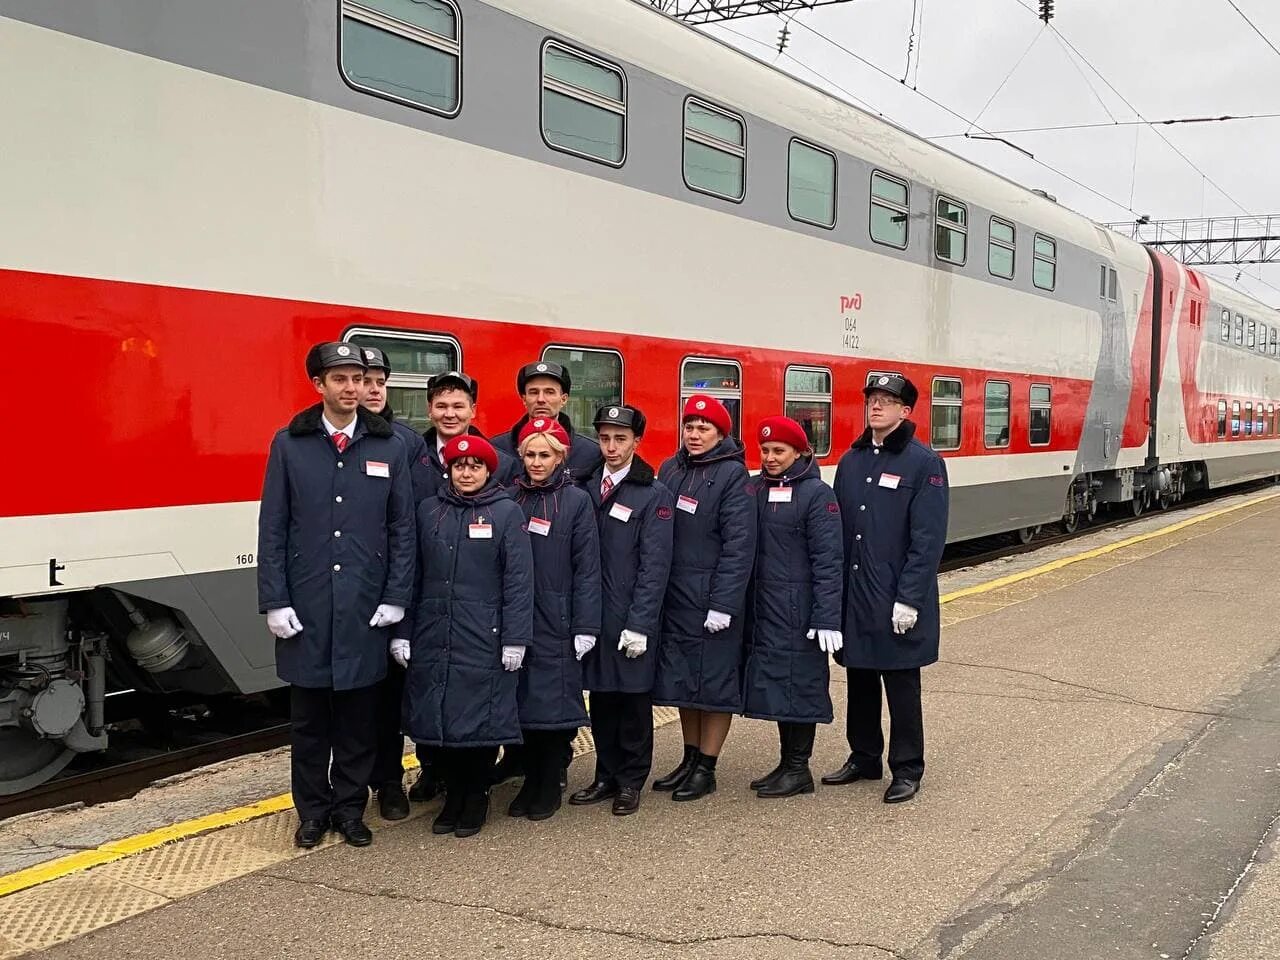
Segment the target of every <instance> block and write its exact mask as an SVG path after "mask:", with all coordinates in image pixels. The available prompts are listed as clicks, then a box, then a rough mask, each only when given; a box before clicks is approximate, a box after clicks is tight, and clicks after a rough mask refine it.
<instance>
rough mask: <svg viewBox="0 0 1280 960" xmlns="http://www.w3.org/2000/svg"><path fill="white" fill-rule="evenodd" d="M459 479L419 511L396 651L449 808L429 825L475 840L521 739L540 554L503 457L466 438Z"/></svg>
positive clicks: (460, 443)
mask: <svg viewBox="0 0 1280 960" xmlns="http://www.w3.org/2000/svg"><path fill="white" fill-rule="evenodd" d="M443 455H444V460H445V463H446V464H447V465H448V467H449V477H450V480H449V483H448V484H447V485H445V486H444V487H442V488H441V489H440V491H439V493H438V494H437V495H436V496H435V497H432V498H430V499H428V500H424V501H423V502H422V503H421V504H419V505H418V589H417V592H416V596H415V599H414V604H413V610H412V614H411V616H410V618H409V621H410V622H409V624H408V627H407V632H408V634H409V636H411V637H412V640H411V641H405V640H393V641H392V642H391V655H392V657H393V658H394V659H395V660H396V661H397V662H398V663H399V664H400V665H401V666H403V667H407V670H408V674H407V676H406V679H405V698H404V726H405V729H406V730H407V731H408V733H409V736H410V737H411V738H412V739H413V740H414V741H415V742H417V743H420V744H424V745H426V746H429V747H433V748H437V749H433V750H432V757H433V766H434V768H435V770H436V772H437V775H438V776H439V777H440V778H441V779H443V781H444V784H445V791H446V795H445V803H444V807H443V808H442V809H441V811H440V815H439V816H438V817H436V819H435V822H434V823H433V824H432V826H431V829H432V832H434V833H440V834H444V833H454V834H455V835H456V836H459V837H469V836H471V835H473V834H476V833H479V832H480V829H481V827H483V826H484V822H485V819H486V817H487V815H488V812H489V775H490V770H491V769H492V767H493V761H494V759H495V758H496V756H497V748H498V747H499V746H500V745H502V744H508V743H517V742H519V740H520V721H519V716H518V713H517V706H516V687H517V679H516V677H517V674H516V671H518V670H519V669H520V666H521V663H522V662H523V660H524V656H525V650H526V648H527V647H528V645H529V643H530V641H531V639H532V634H533V606H532V587H533V553H532V551H531V550H530V548H529V538H528V537H527V536H525V533H524V530H523V529H522V526H523V521H524V515H523V514H522V513H521V512H520V508H519V507H517V506H516V505H515V503H513V502H512V500H511V495H510V493H509V492H508V491H507V490H506V489H505V488H504V487H502V486H501V485H500V484H499V483H498V482H497V480H496V479H495V478H494V476H493V473H494V471H496V470H497V469H498V455H497V452H496V451H495V450H494V449H493V447H492V446H491V445H490V444H489V441H487V440H485V439H484V438H483V437H472V436H467V435H465V434H464V435H462V436H458V437H454V438H453V439H452V440H450V441H449V442H448V443H447V444H446V445H445V448H444V451H443Z"/></svg>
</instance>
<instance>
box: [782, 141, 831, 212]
mask: <svg viewBox="0 0 1280 960" xmlns="http://www.w3.org/2000/svg"><path fill="white" fill-rule="evenodd" d="M787 210H788V212H790V214H791V217H792V219H793V220H801V221H803V222H804V223H812V224H814V225H815V226H819V227H834V226H835V223H836V155H835V154H834V153H831V152H830V151H828V150H823V149H822V148H821V147H815V146H813V145H812V144H809V143H805V142H804V141H803V140H792V141H791V146H790V147H789V148H788V152H787Z"/></svg>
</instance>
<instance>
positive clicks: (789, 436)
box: [742, 417, 844, 797]
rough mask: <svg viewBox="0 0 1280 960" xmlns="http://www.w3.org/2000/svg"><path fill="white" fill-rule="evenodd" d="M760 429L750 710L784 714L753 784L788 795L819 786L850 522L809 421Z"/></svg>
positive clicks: (761, 715) (774, 421)
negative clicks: (771, 764) (765, 767)
mask: <svg viewBox="0 0 1280 960" xmlns="http://www.w3.org/2000/svg"><path fill="white" fill-rule="evenodd" d="M757 433H758V437H759V440H760V463H761V466H762V467H763V469H762V470H761V472H760V475H759V476H758V477H757V478H756V480H755V489H756V508H757V514H758V517H759V528H758V529H759V535H758V539H757V541H756V564H755V572H754V573H753V574H752V577H751V588H750V590H749V592H748V594H747V607H748V610H749V611H750V616H749V620H750V623H749V625H748V631H749V639H748V644H747V666H746V673H745V676H744V679H743V685H742V688H743V689H742V700H743V706H742V713H743V715H744V716H747V717H754V718H756V719H759V720H775V721H777V724H778V739H779V742H780V744H781V759H780V760H779V763H778V765H777V767H775V768H774V769H773V771H772V772H770V773H768V774H766V775H765V776H763V777H760V778H759V779H757V780H753V781H752V782H751V789H753V790H755V791H756V796H759V797H790V796H794V795H796V794H798V793H812V792H813V774H812V773H811V772H810V770H809V758H810V757H811V756H812V755H813V739H814V732H815V730H816V728H817V724H819V723H830V722H831V693H830V689H829V687H830V683H831V675H830V668H829V666H828V662H829V655H830V654H831V653H834V652H835V651H837V650H839V649H840V647H841V646H842V644H843V637H842V635H841V632H840V627H841V609H840V599H841V578H842V577H843V573H844V571H843V568H842V563H843V558H844V549H843V544H842V542H841V539H842V534H843V531H842V528H841V526H840V507H839V506H838V505H837V504H836V495H835V492H834V491H833V490H832V489H831V488H830V487H829V486H827V485H826V484H825V483H824V482H823V481H822V471H821V469H820V468H819V466H818V464H817V462H816V461H815V460H814V458H813V451H812V450H811V449H810V447H809V438H808V437H807V436H806V435H805V432H804V428H803V427H801V426H800V424H798V423H797V422H796V421H794V420H792V419H791V418H790V417H768V418H766V419H765V420H762V421H761V422H760V427H759V430H758V431H757Z"/></svg>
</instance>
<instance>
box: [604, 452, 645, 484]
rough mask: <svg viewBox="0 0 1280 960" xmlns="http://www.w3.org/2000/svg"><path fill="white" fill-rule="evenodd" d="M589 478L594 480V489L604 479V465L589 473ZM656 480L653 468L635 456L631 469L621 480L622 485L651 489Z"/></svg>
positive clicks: (638, 456)
mask: <svg viewBox="0 0 1280 960" xmlns="http://www.w3.org/2000/svg"><path fill="white" fill-rule="evenodd" d="M591 476H593V477H595V478H596V487H597V488H598V487H599V486H600V481H602V480H603V479H604V465H603V464H602V465H601V466H598V467H596V468H595V470H593V471H592V472H591ZM657 479H658V475H657V474H656V473H654V472H653V467H651V466H649V464H648V463H647V462H646V461H645V460H644V459H643V458H642V457H641V456H640V454H638V453H637V454H636V455H635V456H634V457H632V458H631V469H630V470H628V471H627V475H626V476H625V477H623V478H622V482H623V483H634V484H635V485H636V486H638V487H652V486H653V482H654V481H655V480H657Z"/></svg>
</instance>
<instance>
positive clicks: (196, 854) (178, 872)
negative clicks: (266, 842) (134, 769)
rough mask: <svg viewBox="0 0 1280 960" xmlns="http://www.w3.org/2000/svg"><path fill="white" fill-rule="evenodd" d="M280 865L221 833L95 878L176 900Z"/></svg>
mask: <svg viewBox="0 0 1280 960" xmlns="http://www.w3.org/2000/svg"><path fill="white" fill-rule="evenodd" d="M266 819H282V820H286V822H287V821H289V820H292V817H288V816H286V815H285V814H273V815H272V816H271V817H268V818H266ZM279 862H280V854H278V853H274V852H271V851H267V850H262V849H259V848H257V847H251V846H249V845H247V844H244V843H238V842H236V841H235V839H232V838H229V837H227V835H226V834H225V833H224V832H221V831H220V832H218V833H214V834H209V835H207V836H203V837H196V838H195V839H193V840H185V841H183V842H181V843H171V844H169V845H168V846H164V847H159V848H157V849H155V850H148V851H147V852H146V853H143V854H139V855H138V856H136V857H129V858H128V859H126V860H120V861H118V862H117V863H111V864H107V865H106V866H104V867H99V868H98V869H96V870H94V871H93V874H92V876H93V877H94V878H95V879H98V878H108V879H111V880H115V881H118V882H119V883H123V884H128V885H130V886H133V887H138V888H140V889H143V890H147V891H150V892H151V893H155V894H159V895H160V896H162V897H165V898H167V899H169V900H177V899H178V898H180V897H189V896H190V895H191V894H193V893H198V892H199V891H201V890H206V889H208V888H209V887H214V886H217V885H218V884H220V883H226V882H227V881H228V880H234V879H235V878H236V877H243V876H244V875H245V874H248V873H253V871H255V870H261V869H262V868H263V867H269V866H271V865H272V864H273V863H279Z"/></svg>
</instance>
